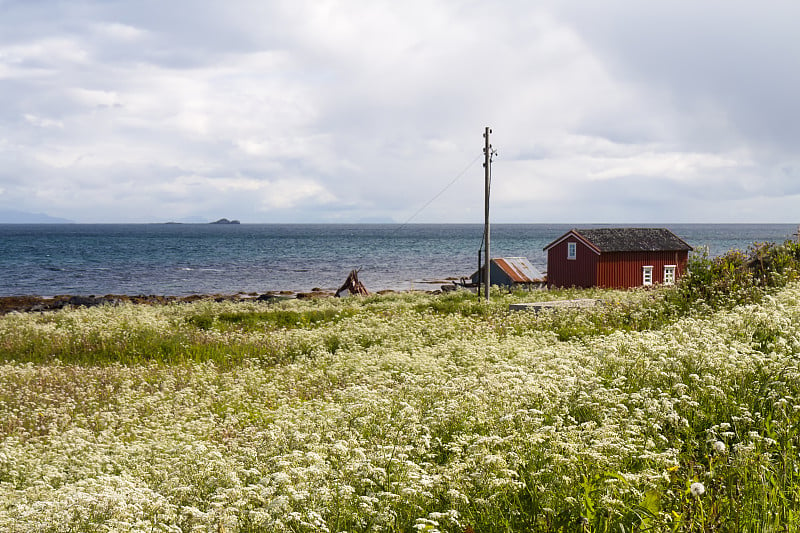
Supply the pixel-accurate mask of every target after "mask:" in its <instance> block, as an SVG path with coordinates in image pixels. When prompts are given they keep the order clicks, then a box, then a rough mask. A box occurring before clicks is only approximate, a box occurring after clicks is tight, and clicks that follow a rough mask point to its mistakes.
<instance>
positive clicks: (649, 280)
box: [642, 265, 653, 286]
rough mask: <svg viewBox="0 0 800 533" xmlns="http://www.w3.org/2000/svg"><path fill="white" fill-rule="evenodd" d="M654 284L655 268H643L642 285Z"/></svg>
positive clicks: (649, 266) (647, 266)
mask: <svg viewBox="0 0 800 533" xmlns="http://www.w3.org/2000/svg"><path fill="white" fill-rule="evenodd" d="M652 284H653V266H652V265H645V266H643V267H642V285H645V286H647V285H652Z"/></svg>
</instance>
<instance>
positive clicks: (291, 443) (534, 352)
mask: <svg viewBox="0 0 800 533" xmlns="http://www.w3.org/2000/svg"><path fill="white" fill-rule="evenodd" d="M797 256H798V254H796V249H795V247H794V246H793V245H791V246H790V245H787V246H785V247H756V248H755V249H754V251H753V252H752V254H745V256H744V258H742V257H739V256H731V257H725V258H722V259H717V260H709V259H708V258H705V257H699V258H696V260H695V262H694V263H693V270H692V274H691V276H689V277H687V279H686V281H685V282H682V283H680V284H679V285H677V286H675V287H656V288H653V289H648V290H643V289H642V290H632V291H598V290H589V291H578V290H564V291H541V292H534V293H508V292H503V291H499V290H495V291H494V292H493V294H492V301H491V302H489V303H486V302H485V301H483V300H479V299H478V298H477V297H476V296H474V295H471V294H468V293H451V294H444V295H438V296H434V295H420V294H397V295H389V296H383V297H368V298H348V299H345V300H333V299H330V300H318V301H300V300H298V301H285V302H277V303H271V304H270V303H259V302H236V303H234V302H220V303H217V302H210V301H209V302H205V301H201V302H196V303H192V304H180V305H178V304H172V305H165V306H133V305H126V306H120V307H98V308H92V309H70V310H63V311H59V312H55V313H44V314H29V315H7V316H4V317H2V318H0V360H2V361H4V363H3V364H2V365H0V530H2V531H29V530H41V531H192V530H202V531H209V530H211V531H219V530H224V531H287V532H288V531H292V532H298V531H308V532H311V531H326V530H327V531H349V532H352V531H364V532H366V531H395V532H400V531H403V532H405V531H448V532H456V533H463V532H464V531H469V530H472V531H475V532H501V531H543V532H574V531H592V532H611V531H613V532H634V531H637V532H640V531H659V532H660V531H681V532H689V531H703V532H727V531H730V532H734V531H736V532H738V531H748V532H749V531H753V532H756V531H758V532H765V531H796V530H798V529H800V515H798V511H797V509H800V479H799V477H800V455H798V452H800V355H799V354H800V284H797V283H796V282H795V281H794V279H795V277H796V276H795V273H796V270H795V268H796V265H795V264H794V261H795V259H796V257H797ZM567 298H594V299H600V300H602V301H603V305H601V306H598V307H596V308H590V309H580V310H575V309H560V310H552V311H546V312H541V313H528V312H523V313H516V312H509V311H508V305H509V304H510V303H515V302H521V301H532V300H533V299H542V300H544V299H549V300H555V299H567ZM698 484H702V493H701V491H700V490H699V489H698V487H699V486H700V485H698Z"/></svg>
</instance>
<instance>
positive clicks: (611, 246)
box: [545, 228, 692, 252]
mask: <svg viewBox="0 0 800 533" xmlns="http://www.w3.org/2000/svg"><path fill="white" fill-rule="evenodd" d="M570 234H572V235H576V236H577V237H579V238H581V239H582V240H583V241H585V242H586V243H587V244H589V245H590V246H592V247H593V248H595V249H596V250H597V251H598V252H663V251H670V252H672V251H682V250H686V251H689V250H691V249H692V247H691V246H689V245H688V244H686V242H685V241H683V239H681V238H680V237H678V236H677V235H675V234H674V233H672V232H671V231H670V230H668V229H666V228H593V229H572V230H570V231H569V232H567V233H566V234H564V235H563V236H561V237H559V238H558V239H556V240H555V241H553V242H552V243H550V244H548V245H547V246H545V250H547V249H548V248H550V247H552V246H554V245H556V244H558V243H559V242H561V241H562V240H564V238H566V237H567V236H569V235H570Z"/></svg>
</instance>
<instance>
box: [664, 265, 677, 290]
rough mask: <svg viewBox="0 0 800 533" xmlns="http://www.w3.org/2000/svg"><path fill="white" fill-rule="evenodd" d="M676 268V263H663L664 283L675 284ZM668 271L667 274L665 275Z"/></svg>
mask: <svg viewBox="0 0 800 533" xmlns="http://www.w3.org/2000/svg"><path fill="white" fill-rule="evenodd" d="M677 270H678V265H664V285H674V284H675V272H677ZM667 272H669V274H670V275H669V276H668V275H667Z"/></svg>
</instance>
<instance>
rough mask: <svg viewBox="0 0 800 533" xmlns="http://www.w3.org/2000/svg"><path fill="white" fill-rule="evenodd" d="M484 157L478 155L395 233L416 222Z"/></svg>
mask: <svg viewBox="0 0 800 533" xmlns="http://www.w3.org/2000/svg"><path fill="white" fill-rule="evenodd" d="M482 155H483V154H478V156H477V157H475V159H473V160H472V161H471V162H470V164H469V165H467V166H466V167H465V168H464V170H462V171H461V172H460V173H459V174H458V175H457V176H456V177H455V178H453V181H451V182H450V183H448V184H447V185H445V187H444V189H442V190H441V191H439V192H438V193H436V195H435V196H434V197H433V198H431V199H430V200H428V201H427V202H426V203H425V205H423V206H422V207H420V208H419V209H417V210H416V211H415V212H414V214H413V215H411V216H410V217H408V220H406V221H405V222H403V223H402V224H400V226H398V228H397V229H396V230H395V232H398V231H400V230H401V229H403V228H404V227H406V226H408V224H409V223H410V222H411V221H412V220H414V219H415V218H416V217H417V215H419V214H420V213H422V211H424V210H425V208H427V207H428V206H429V205H431V204H432V203H433V202H434V201H435V200H436V199H437V198H439V197H440V196H441V195H443V194H444V193H445V191H447V189H449V188H450V187H452V186H453V185H455V183H456V182H457V181H458V180H459V179H461V177H462V176H463V175H464V174H466V173H467V171H468V170H469V169H470V168H472V165H474V164H475V163H476V162H477V161H478V159H480V158H481V157H482Z"/></svg>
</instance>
